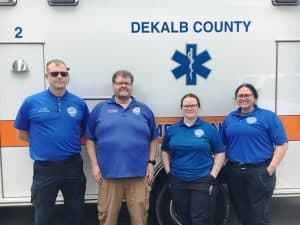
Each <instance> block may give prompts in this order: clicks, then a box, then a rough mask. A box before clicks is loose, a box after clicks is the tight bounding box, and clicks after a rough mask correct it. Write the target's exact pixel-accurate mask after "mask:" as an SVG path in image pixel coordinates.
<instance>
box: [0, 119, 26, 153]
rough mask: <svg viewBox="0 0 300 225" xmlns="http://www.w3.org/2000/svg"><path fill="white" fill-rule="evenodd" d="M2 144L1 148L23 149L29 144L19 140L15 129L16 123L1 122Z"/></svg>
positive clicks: (0, 135) (0, 138)
mask: <svg viewBox="0 0 300 225" xmlns="http://www.w3.org/2000/svg"><path fill="white" fill-rule="evenodd" d="M0 143H1V147H22V146H28V143H27V142H25V141H21V140H20V139H18V138H17V130H16V129H15V128H14V121H12V120H1V121H0Z"/></svg>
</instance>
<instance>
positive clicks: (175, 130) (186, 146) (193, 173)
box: [161, 118, 224, 181]
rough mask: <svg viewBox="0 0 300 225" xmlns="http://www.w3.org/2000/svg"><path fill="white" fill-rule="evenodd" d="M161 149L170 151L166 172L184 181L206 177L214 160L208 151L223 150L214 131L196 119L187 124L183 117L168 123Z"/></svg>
mask: <svg viewBox="0 0 300 225" xmlns="http://www.w3.org/2000/svg"><path fill="white" fill-rule="evenodd" d="M161 149H162V150H163V151H168V152H169V153H170V156H171V161H170V165H171V170H170V173H171V174H172V175H173V176H175V177H177V178H179V179H181V180H186V181H189V180H196V179H198V178H201V177H205V176H208V175H209V174H210V171H211V169H212V167H213V162H214V160H213V156H212V154H213V153H220V152H224V146H223V143H222V139H221V136H220V133H219V132H218V130H217V129H216V128H215V127H214V126H213V125H211V124H209V123H207V122H204V121H202V120H200V119H199V118H198V119H197V120H196V122H195V123H194V125H192V126H190V127H188V126H186V125H185V124H184V122H183V119H182V120H181V121H180V122H178V123H175V124H173V125H171V126H170V127H169V129H168V131H167V132H166V134H165V136H164V139H163V143H162V147H161Z"/></svg>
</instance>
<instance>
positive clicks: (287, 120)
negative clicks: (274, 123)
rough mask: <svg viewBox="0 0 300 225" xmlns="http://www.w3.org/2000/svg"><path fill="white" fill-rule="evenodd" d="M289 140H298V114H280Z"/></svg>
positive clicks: (299, 127)
mask: <svg viewBox="0 0 300 225" xmlns="http://www.w3.org/2000/svg"><path fill="white" fill-rule="evenodd" d="M280 119H281V121H282V123H283V125H284V128H285V130H286V133H287V136H288V139H289V141H300V116H280Z"/></svg>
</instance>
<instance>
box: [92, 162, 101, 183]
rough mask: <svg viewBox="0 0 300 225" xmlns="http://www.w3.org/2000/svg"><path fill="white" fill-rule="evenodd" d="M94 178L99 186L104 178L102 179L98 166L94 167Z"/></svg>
mask: <svg viewBox="0 0 300 225" xmlns="http://www.w3.org/2000/svg"><path fill="white" fill-rule="evenodd" d="M92 177H93V179H94V180H95V181H96V182H97V183H98V184H101V183H102V181H103V177H102V173H101V170H100V167H99V166H98V165H95V166H93V167H92Z"/></svg>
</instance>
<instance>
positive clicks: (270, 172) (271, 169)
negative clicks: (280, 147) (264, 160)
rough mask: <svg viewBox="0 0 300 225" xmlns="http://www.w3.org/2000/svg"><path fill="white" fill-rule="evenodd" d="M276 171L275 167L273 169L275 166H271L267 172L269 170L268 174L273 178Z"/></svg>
mask: <svg viewBox="0 0 300 225" xmlns="http://www.w3.org/2000/svg"><path fill="white" fill-rule="evenodd" d="M275 169H276V168H275V167H273V166H270V165H269V166H268V167H267V169H266V170H267V172H268V174H269V176H272V175H273V173H274V171H275Z"/></svg>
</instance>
